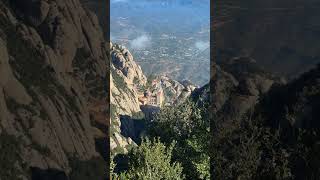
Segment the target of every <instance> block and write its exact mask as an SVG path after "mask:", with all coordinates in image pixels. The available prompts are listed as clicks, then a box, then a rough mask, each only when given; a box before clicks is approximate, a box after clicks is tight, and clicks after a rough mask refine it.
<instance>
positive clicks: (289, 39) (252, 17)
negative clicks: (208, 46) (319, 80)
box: [213, 0, 320, 77]
mask: <svg viewBox="0 0 320 180" xmlns="http://www.w3.org/2000/svg"><path fill="white" fill-rule="evenodd" d="M319 6H320V4H319V2H318V1H315V0H305V1H302V0H296V1H290V0H281V1H278V0H270V1H264V0H243V1H236V0H228V1H221V2H216V4H215V6H214V7H215V9H214V11H213V12H214V14H215V18H214V20H213V28H214V29H215V30H214V37H215V43H216V48H217V53H219V57H218V58H217V59H216V61H217V62H225V61H227V60H228V59H229V58H230V57H231V58H232V57H236V56H246V57H252V58H254V59H256V60H257V63H258V64H260V65H262V66H264V67H265V68H266V69H267V70H269V71H270V72H273V73H277V74H279V75H283V76H287V77H298V76H299V75H300V74H301V73H303V72H305V71H308V70H309V69H310V68H312V67H313V66H314V65H315V64H317V63H319V45H318V44H319V41H318V38H316V37H319V32H320V31H319V22H318V21H317V19H319V16H320V13H319V11H318V9H319Z"/></svg>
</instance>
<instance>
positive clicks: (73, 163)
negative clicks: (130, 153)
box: [0, 0, 109, 179]
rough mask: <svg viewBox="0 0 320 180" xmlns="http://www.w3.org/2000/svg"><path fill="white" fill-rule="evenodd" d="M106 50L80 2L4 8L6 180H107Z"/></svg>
mask: <svg viewBox="0 0 320 180" xmlns="http://www.w3.org/2000/svg"><path fill="white" fill-rule="evenodd" d="M107 47H108V43H106V42H105V41H104V37H103V32H102V30H101V28H100V25H99V21H98V19H97V17H96V15H95V14H94V13H92V12H91V11H88V10H87V9H85V8H83V6H82V4H81V3H80V2H79V1H78V0H75V1H74V0H73V1H71V0H65V1H59V0H52V1H46V0H10V1H8V0H3V1H0V57H1V58H0V74H1V75H0V89H1V91H0V139H1V141H0V142H1V143H0V144H1V145H0V146H1V148H0V154H1V162H0V164H1V165H0V166H1V169H2V170H3V169H5V171H1V172H0V177H1V179H15V178H17V177H20V178H23V179H31V178H32V179H67V178H68V179H89V178H94V179H102V178H103V177H104V176H105V175H104V173H105V168H104V167H105V164H106V161H107V157H108V153H109V152H108V150H107V149H108V147H107V146H106V142H107V140H108V139H107V137H108V131H107V129H108V123H107V119H108V117H107V111H106V109H107V108H106V107H107V104H106V100H108V97H107V92H105V88H106V85H107V84H106V75H107V72H108V68H107V67H108V66H107V62H109V58H108V53H107V52H108V51H107ZM7 169H11V170H10V171H7Z"/></svg>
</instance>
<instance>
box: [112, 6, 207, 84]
mask: <svg viewBox="0 0 320 180" xmlns="http://www.w3.org/2000/svg"><path fill="white" fill-rule="evenodd" d="M209 5H210V2H209V1H208V0H206V1H181V0H180V1H178V0H175V1H157V0H156V1H145V0H139V1H135V3H131V1H129V0H121V1H119V0H113V1H111V7H110V9H111V20H110V21H111V24H110V29H111V30H110V38H111V41H112V42H115V43H118V44H122V45H124V46H126V47H127V48H129V49H130V51H131V53H132V54H133V56H134V57H135V60H136V62H137V63H138V64H139V65H140V66H141V67H142V70H143V71H144V73H145V74H146V75H147V76H148V75H151V74H153V75H166V76H168V77H170V78H172V79H176V80H179V81H183V80H190V81H191V82H192V83H193V84H196V85H199V86H202V85H204V84H206V83H207V82H208V81H209V74H210V66H209V65H210V48H209V41H210V40H209V39H210V37H209V31H210V26H209V25H210V22H209V13H210V6H209Z"/></svg>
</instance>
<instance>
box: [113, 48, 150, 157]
mask: <svg viewBox="0 0 320 180" xmlns="http://www.w3.org/2000/svg"><path fill="white" fill-rule="evenodd" d="M110 47H111V48H110V49H111V58H112V59H111V65H110V67H111V69H110V71H111V73H110V91H111V93H110V95H111V97H110V103H111V109H110V110H111V119H110V120H111V122H110V123H111V134H110V145H111V151H116V152H126V151H127V149H126V146H128V145H129V144H131V143H132V140H131V138H130V137H124V136H123V135H121V133H122V134H123V132H122V131H124V130H123V129H125V130H127V131H131V133H130V134H131V136H132V134H134V131H135V128H134V122H133V120H132V119H131V117H133V115H134V114H136V113H138V112H141V109H140V104H139V101H138V94H137V93H138V92H137V90H136V89H135V88H134V87H135V86H139V85H142V86H143V85H145V84H146V82H147V78H146V77H145V75H144V74H143V73H142V70H141V68H140V66H139V65H137V64H136V63H135V62H134V61H133V57H132V55H131V54H130V52H129V51H128V50H127V49H126V48H125V47H123V46H121V45H116V44H115V45H113V44H112V43H111V44H110ZM121 121H122V122H121ZM121 126H126V127H125V128H122V130H121ZM117 147H118V148H117ZM116 148H117V149H116Z"/></svg>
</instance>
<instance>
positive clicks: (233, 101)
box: [212, 57, 284, 121]
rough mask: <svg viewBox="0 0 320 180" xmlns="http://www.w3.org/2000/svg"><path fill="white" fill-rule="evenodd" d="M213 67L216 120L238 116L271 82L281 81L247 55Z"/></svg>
mask: <svg viewBox="0 0 320 180" xmlns="http://www.w3.org/2000/svg"><path fill="white" fill-rule="evenodd" d="M215 67H216V72H217V73H216V78H215V79H214V81H212V86H213V89H214V91H213V94H212V101H213V102H212V106H213V107H214V112H215V115H216V120H217V121H229V120H236V119H238V120H239V119H241V117H242V116H243V115H244V114H245V113H246V112H247V111H248V110H250V109H252V108H254V106H255V105H256V104H257V103H259V101H260V97H261V96H263V95H264V94H265V93H267V92H268V91H269V90H270V88H271V87H272V86H273V85H274V84H282V83H284V82H283V81H282V80H281V78H278V77H276V76H273V75H271V74H269V73H267V72H265V71H264V70H263V69H261V68H260V66H258V65H257V63H256V61H255V60H253V59H251V58H247V57H236V58H233V59H232V60H230V61H228V62H227V63H221V64H220V65H215Z"/></svg>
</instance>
